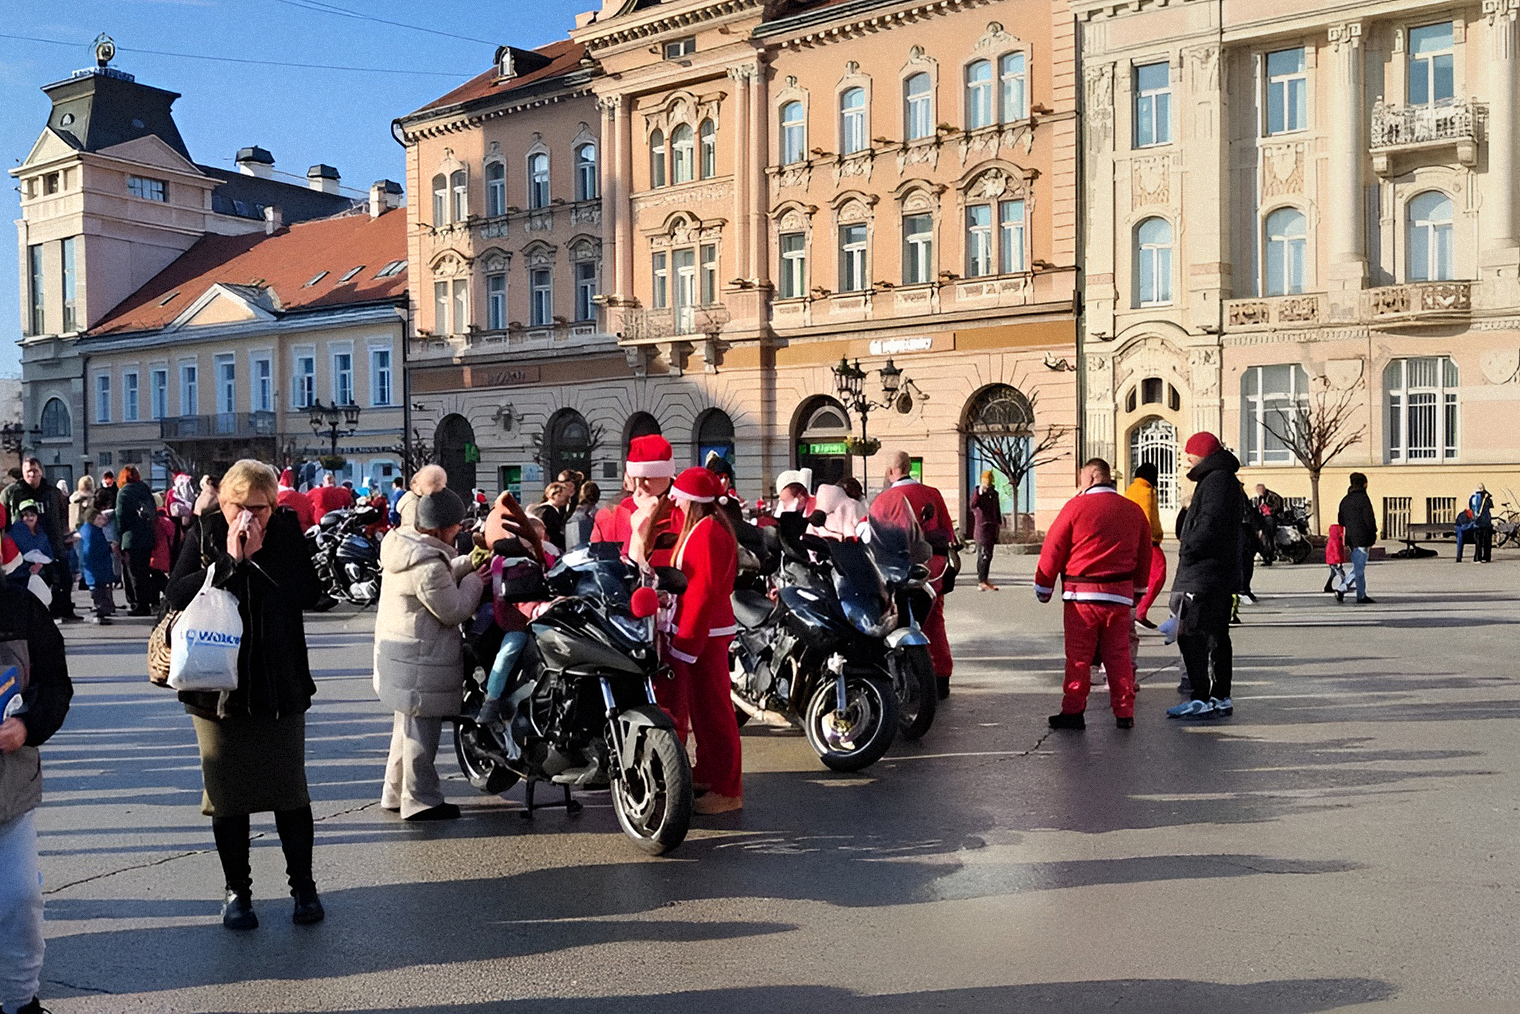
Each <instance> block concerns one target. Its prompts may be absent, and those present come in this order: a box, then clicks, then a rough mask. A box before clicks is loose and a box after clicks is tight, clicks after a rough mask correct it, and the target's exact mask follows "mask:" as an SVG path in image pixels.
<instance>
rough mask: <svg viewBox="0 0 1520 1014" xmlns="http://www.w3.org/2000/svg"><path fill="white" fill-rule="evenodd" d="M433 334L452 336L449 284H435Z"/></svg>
mask: <svg viewBox="0 0 1520 1014" xmlns="http://www.w3.org/2000/svg"><path fill="white" fill-rule="evenodd" d="M433 333H434V334H436V335H446V334H451V333H452V332H451V331H449V283H448V282H434V283H433Z"/></svg>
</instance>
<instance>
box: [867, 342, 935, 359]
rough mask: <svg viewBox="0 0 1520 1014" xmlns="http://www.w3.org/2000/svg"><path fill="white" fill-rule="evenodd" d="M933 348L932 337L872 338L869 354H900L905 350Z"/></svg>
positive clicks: (926, 350)
mask: <svg viewBox="0 0 1520 1014" xmlns="http://www.w3.org/2000/svg"><path fill="white" fill-rule="evenodd" d="M932 348H934V339H933V338H873V339H871V355H873V356H900V355H902V354H903V353H905V352H928V351H929V350H930V349H932Z"/></svg>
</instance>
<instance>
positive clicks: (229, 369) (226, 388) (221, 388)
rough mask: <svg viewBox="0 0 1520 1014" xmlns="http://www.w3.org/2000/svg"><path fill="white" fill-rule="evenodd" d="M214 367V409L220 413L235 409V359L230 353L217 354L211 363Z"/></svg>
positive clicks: (227, 412) (223, 413)
mask: <svg viewBox="0 0 1520 1014" xmlns="http://www.w3.org/2000/svg"><path fill="white" fill-rule="evenodd" d="M212 365H213V366H214V367H215V369H216V410H217V412H218V413H220V414H222V415H231V414H232V413H233V412H236V411H237V361H236V359H235V358H234V357H233V356H231V355H227V354H224V355H219V356H217V357H216V361H215V362H214V363H213V364H212Z"/></svg>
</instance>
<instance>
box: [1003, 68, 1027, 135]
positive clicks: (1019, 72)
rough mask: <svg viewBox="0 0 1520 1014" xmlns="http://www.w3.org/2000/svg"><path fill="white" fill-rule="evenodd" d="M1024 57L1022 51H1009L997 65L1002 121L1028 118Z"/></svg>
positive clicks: (1007, 121)
mask: <svg viewBox="0 0 1520 1014" xmlns="http://www.w3.org/2000/svg"><path fill="white" fill-rule="evenodd" d="M1025 59H1026V58H1025V56H1024V54H1023V53H1009V54H1008V55H1007V56H1005V57H1003V59H1002V62H1001V64H1000V65H999V80H1000V83H1001V88H1000V93H1001V100H1002V105H1003V122H1004V123H1013V122H1015V121H1017V120H1024V119H1028V118H1029V97H1028V96H1029V90H1028V87H1027V85H1026V81H1027V78H1026V77H1025V66H1026V64H1025Z"/></svg>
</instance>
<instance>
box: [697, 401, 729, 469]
mask: <svg viewBox="0 0 1520 1014" xmlns="http://www.w3.org/2000/svg"><path fill="white" fill-rule="evenodd" d="M691 442H692V444H693V445H694V446H695V447H696V449H697V464H699V465H705V464H707V457H708V455H710V454H716V455H717V456H718V457H719V458H722V459H723V460H724V461H726V462H728V463H729V464H730V465H732V464H733V463H734V421H733V420H732V419H730V418H729V417H728V413H727V412H725V411H723V410H722V409H721V408H710V409H708V410H707V411H706V412H703V413H702V414H701V415H699V416H697V424H696V425H695V426H694V427H692V441H691Z"/></svg>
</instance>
